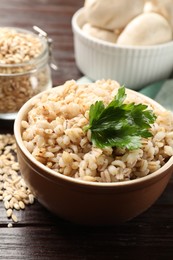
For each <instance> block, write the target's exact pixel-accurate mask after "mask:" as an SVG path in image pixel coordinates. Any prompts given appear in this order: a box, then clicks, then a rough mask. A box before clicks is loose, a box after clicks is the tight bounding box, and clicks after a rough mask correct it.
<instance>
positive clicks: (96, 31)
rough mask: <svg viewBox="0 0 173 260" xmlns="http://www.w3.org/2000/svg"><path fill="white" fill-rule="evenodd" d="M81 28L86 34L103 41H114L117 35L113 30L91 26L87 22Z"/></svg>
mask: <svg viewBox="0 0 173 260" xmlns="http://www.w3.org/2000/svg"><path fill="white" fill-rule="evenodd" d="M82 29H83V31H84V32H85V33H86V34H87V35H90V36H92V37H95V38H98V39H100V40H103V41H108V42H112V43H115V42H116V40H117V38H118V35H116V33H114V32H113V31H108V30H104V29H100V28H98V27H95V26H92V25H91V24H89V23H86V24H84V26H83V27H82Z"/></svg>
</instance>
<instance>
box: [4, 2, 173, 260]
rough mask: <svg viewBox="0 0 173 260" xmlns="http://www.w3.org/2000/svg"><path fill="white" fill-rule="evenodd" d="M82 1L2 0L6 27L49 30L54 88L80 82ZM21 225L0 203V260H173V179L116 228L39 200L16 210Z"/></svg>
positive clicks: (9, 126) (8, 128) (10, 124)
mask: <svg viewBox="0 0 173 260" xmlns="http://www.w3.org/2000/svg"><path fill="white" fill-rule="evenodd" d="M82 5H83V1H82V0H13V1H12V0H11V1H10V0H1V1H0V25H1V26H17V27H21V28H26V29H29V30H31V29H32V26H33V25H37V26H40V27H41V28H42V29H44V30H45V31H46V32H47V33H48V34H49V36H50V37H51V38H52V39H53V41H54V51H53V53H54V57H55V59H56V60H57V62H58V65H59V68H60V69H59V70H58V71H57V72H53V84H54V86H56V85H59V84H62V83H64V82H65V81H66V80H68V79H78V78H79V77H80V76H81V73H80V72H79V70H78V69H77V67H76V64H75V59H74V51H73V35H72V30H71V17H72V15H73V13H74V12H75V11H76V10H77V9H79V8H80V7H82ZM8 132H10V133H12V132H13V122H4V121H2V120H1V121H0V133H8ZM16 214H17V216H18V219H19V222H18V223H17V224H14V227H13V228H7V224H8V222H9V221H8V219H7V218H6V213H5V210H4V207H3V205H2V203H0V259H2V260H6V259H13V260H18V259H21V260H24V259H26V260H28V259H32V260H35V259H40V260H41V259H42V260H49V259H58V260H61V259H62V260H67V259H70V260H71V259H74V260H94V259H99V260H102V259H103V260H109V259H154V260H155V259H172V257H173V178H172V179H171V181H170V182H169V184H168V186H167V188H166V190H165V192H164V193H163V195H162V196H161V197H160V198H159V199H158V201H157V202H156V203H155V204H154V205H153V206H152V207H151V208H150V209H148V210H147V211H146V212H145V213H143V214H141V215H140V216H139V217H137V218H135V219H134V220H132V221H129V222H127V223H125V224H122V225H120V226H115V227H102V228H99V227H83V226H76V225H74V224H71V223H69V222H66V221H64V220H62V219H59V218H58V217H55V216H54V215H52V214H51V213H50V212H48V211H47V210H46V209H45V208H43V207H42V206H41V205H40V204H39V203H38V202H36V203H35V204H34V205H32V206H30V207H27V208H26V210H24V211H20V212H16Z"/></svg>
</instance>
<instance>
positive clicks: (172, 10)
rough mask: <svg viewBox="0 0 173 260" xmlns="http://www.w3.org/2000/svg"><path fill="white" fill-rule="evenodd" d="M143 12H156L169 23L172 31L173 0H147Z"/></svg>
mask: <svg viewBox="0 0 173 260" xmlns="http://www.w3.org/2000/svg"><path fill="white" fill-rule="evenodd" d="M144 12H156V13H159V14H161V15H163V16H164V17H165V18H166V19H168V21H169V22H170V24H171V26H172V30H173V0H147V2H146V3H145V5H144Z"/></svg>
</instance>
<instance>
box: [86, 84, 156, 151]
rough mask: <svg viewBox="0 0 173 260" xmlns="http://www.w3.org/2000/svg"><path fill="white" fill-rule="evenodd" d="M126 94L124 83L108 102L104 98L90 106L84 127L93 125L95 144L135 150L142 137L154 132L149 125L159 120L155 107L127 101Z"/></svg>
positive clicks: (101, 146) (91, 127) (100, 146)
mask: <svg viewBox="0 0 173 260" xmlns="http://www.w3.org/2000/svg"><path fill="white" fill-rule="evenodd" d="M125 98H126V93H125V87H124V86H122V87H120V88H119V89H118V93H117V95H116V96H115V97H114V99H113V100H112V101H111V102H110V103H109V104H108V106H106V107H105V105H104V103H103V101H96V103H95V104H92V105H91V106H90V110H89V124H88V125H86V126H85V127H84V131H87V130H89V129H90V131H91V141H92V143H93V145H94V146H96V147H99V148H104V147H107V146H109V147H120V148H127V149H129V150H133V149H137V148H139V147H140V145H141V137H144V138H148V137H151V136H152V133H151V132H150V131H149V129H150V128H151V124H153V123H154V122H155V120H156V116H155V114H154V113H153V111H152V110H149V109H148V106H147V105H144V104H135V103H128V104H124V103H123V102H124V100H125Z"/></svg>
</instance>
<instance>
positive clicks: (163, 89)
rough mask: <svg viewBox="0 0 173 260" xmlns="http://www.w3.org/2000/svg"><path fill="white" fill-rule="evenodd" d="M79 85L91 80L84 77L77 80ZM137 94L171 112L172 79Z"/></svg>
mask: <svg viewBox="0 0 173 260" xmlns="http://www.w3.org/2000/svg"><path fill="white" fill-rule="evenodd" d="M77 82H78V83H80V84H85V83H91V82H92V80H91V79H89V78H88V77H86V76H83V77H81V78H80V79H78V80H77ZM138 92H140V93H142V94H144V95H146V96H148V97H150V98H152V99H154V100H155V101H157V102H158V103H159V104H161V105H162V106H163V107H165V108H166V109H168V110H171V111H173V79H166V80H161V81H157V82H155V83H153V84H150V85H148V86H146V87H144V88H142V89H140V90H138Z"/></svg>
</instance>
